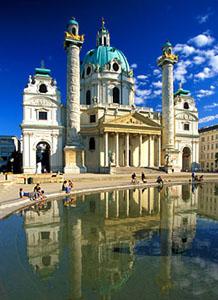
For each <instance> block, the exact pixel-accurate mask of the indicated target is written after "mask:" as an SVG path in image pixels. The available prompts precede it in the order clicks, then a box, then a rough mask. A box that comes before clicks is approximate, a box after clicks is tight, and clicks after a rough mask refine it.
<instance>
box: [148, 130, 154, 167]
mask: <svg viewBox="0 0 218 300" xmlns="http://www.w3.org/2000/svg"><path fill="white" fill-rule="evenodd" d="M149 147H150V150H149V154H150V165H149V167H153V166H154V153H152V152H154V137H153V135H150V143H149Z"/></svg>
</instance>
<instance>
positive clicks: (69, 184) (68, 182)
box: [62, 180, 73, 194]
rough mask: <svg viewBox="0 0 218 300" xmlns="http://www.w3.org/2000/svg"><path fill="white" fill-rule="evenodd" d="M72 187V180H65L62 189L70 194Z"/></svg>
mask: <svg viewBox="0 0 218 300" xmlns="http://www.w3.org/2000/svg"><path fill="white" fill-rule="evenodd" d="M72 188H73V182H72V180H64V182H63V184H62V191H63V192H66V194H70V192H71V190H72Z"/></svg>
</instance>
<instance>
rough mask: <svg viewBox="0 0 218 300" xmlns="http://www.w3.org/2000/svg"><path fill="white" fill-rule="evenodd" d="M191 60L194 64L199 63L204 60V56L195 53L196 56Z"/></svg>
mask: <svg viewBox="0 0 218 300" xmlns="http://www.w3.org/2000/svg"><path fill="white" fill-rule="evenodd" d="M193 61H194V64H196V65H201V64H202V63H204V62H205V58H204V57H202V56H199V55H197V56H194V57H193Z"/></svg>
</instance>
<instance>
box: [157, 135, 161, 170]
mask: <svg viewBox="0 0 218 300" xmlns="http://www.w3.org/2000/svg"><path fill="white" fill-rule="evenodd" d="M157 139H158V140H157V141H158V167H159V166H160V165H161V136H160V135H159V136H158V138H157Z"/></svg>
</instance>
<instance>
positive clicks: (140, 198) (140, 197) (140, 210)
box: [138, 190, 142, 216]
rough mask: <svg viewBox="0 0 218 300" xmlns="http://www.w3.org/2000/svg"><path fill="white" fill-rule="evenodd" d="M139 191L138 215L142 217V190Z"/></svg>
mask: <svg viewBox="0 0 218 300" xmlns="http://www.w3.org/2000/svg"><path fill="white" fill-rule="evenodd" d="M138 191H139V215H140V216H141V215H142V190H138Z"/></svg>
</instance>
